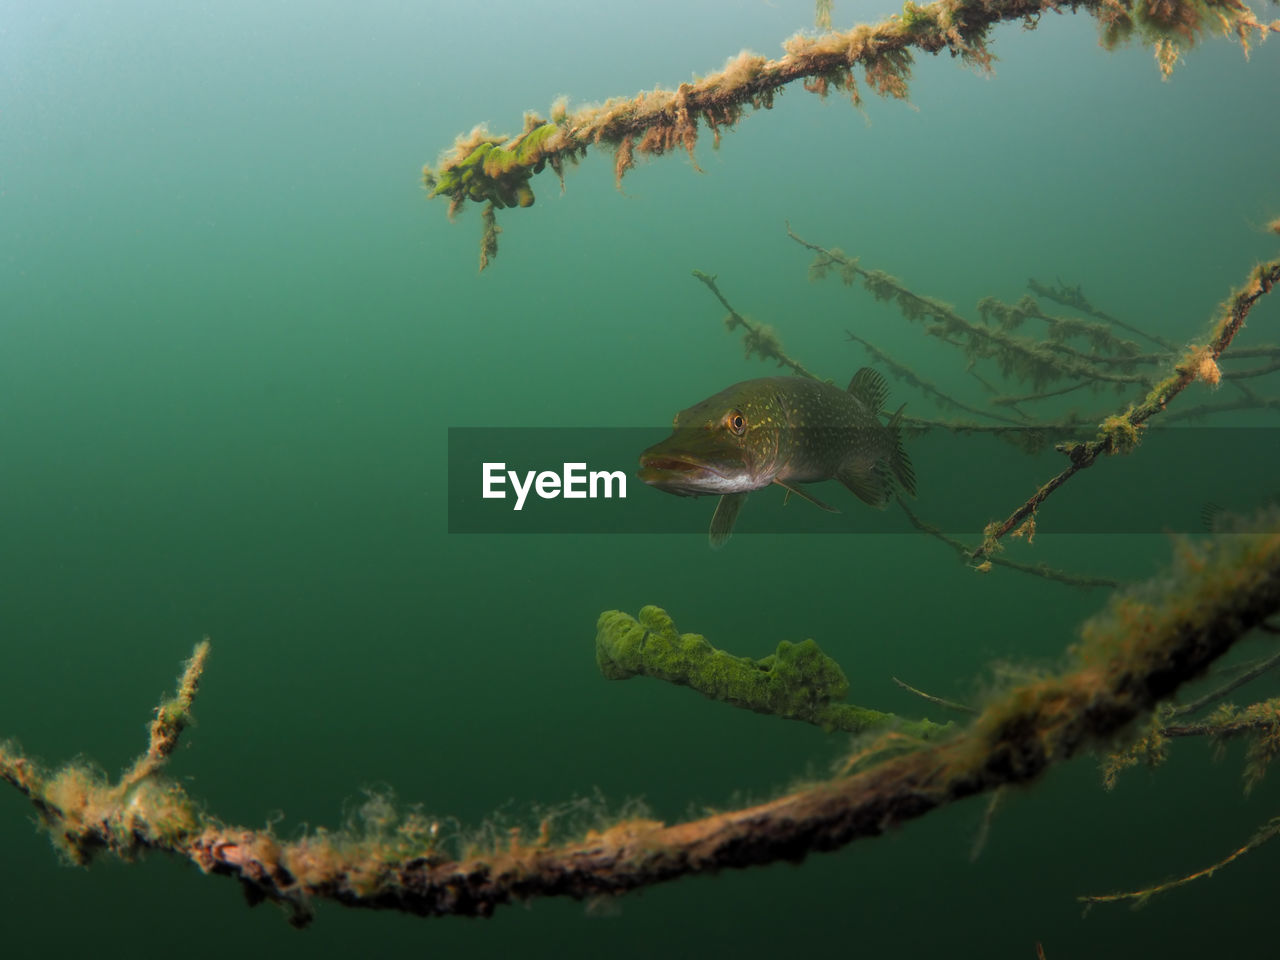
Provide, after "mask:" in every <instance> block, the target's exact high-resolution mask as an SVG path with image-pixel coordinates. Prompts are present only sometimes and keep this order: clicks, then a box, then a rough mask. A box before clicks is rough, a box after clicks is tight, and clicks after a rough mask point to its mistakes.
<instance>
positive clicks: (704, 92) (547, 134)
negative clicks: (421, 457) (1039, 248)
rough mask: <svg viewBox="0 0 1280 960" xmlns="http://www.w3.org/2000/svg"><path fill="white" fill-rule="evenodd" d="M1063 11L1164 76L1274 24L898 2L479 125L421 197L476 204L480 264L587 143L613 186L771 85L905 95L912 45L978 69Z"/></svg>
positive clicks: (943, 0) (1112, 7) (690, 142)
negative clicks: (621, 92)
mask: <svg viewBox="0 0 1280 960" xmlns="http://www.w3.org/2000/svg"><path fill="white" fill-rule="evenodd" d="M1065 8H1070V9H1071V10H1072V11H1081V10H1082V11H1084V12H1086V13H1088V14H1089V15H1090V16H1092V17H1093V18H1094V19H1096V20H1097V21H1098V24H1099V29H1100V31H1101V36H1102V43H1103V44H1104V45H1105V46H1107V47H1113V46H1116V45H1117V44H1120V43H1124V42H1126V41H1128V40H1130V39H1131V38H1137V39H1139V40H1140V41H1141V42H1142V43H1145V44H1148V45H1150V46H1151V47H1152V48H1153V49H1154V50H1155V55H1156V60H1157V62H1158V64H1159V67H1160V69H1161V71H1162V72H1163V73H1164V74H1165V75H1168V74H1169V72H1170V71H1172V69H1173V67H1174V65H1175V64H1176V63H1177V61H1178V59H1179V58H1180V57H1181V56H1182V54H1183V53H1184V52H1185V51H1186V50H1188V49H1190V48H1191V47H1192V46H1193V45H1194V44H1195V43H1196V41H1197V40H1198V39H1200V38H1202V37H1203V36H1205V35H1206V34H1210V33H1220V34H1225V35H1234V36H1236V37H1238V38H1239V40H1240V41H1241V43H1242V45H1243V46H1244V47H1245V49H1246V50H1247V49H1248V45H1249V43H1250V41H1251V40H1252V39H1253V38H1254V36H1255V35H1265V34H1266V33H1267V32H1269V31H1271V30H1274V29H1277V28H1280V27H1278V25H1280V21H1276V23H1273V24H1270V25H1268V24H1264V23H1261V22H1259V21H1258V19H1257V18H1256V17H1255V16H1254V14H1253V12H1252V11H1251V10H1250V9H1249V7H1247V6H1246V5H1245V4H1244V3H1242V2H1240V0H1161V2H1159V3H1150V2H1147V0H1072V2H1069V3H1061V2H1059V0H935V2H934V3H929V4H924V5H917V4H915V3H912V2H911V0H907V2H906V4H904V6H903V10H902V14H901V15H897V16H892V17H890V18H889V19H887V20H884V21H881V22H880V23H878V24H874V25H866V24H863V25H859V26H856V27H853V28H852V29H849V30H845V31H838V32H831V33H824V34H822V35H821V36H816V37H814V36H807V35H803V34H798V35H796V36H794V37H792V38H791V39H789V40H787V41H786V43H785V44H783V48H784V51H785V53H784V55H783V56H781V57H778V58H777V59H773V60H770V59H767V58H765V57H763V56H760V55H759V54H754V53H749V52H746V51H744V52H742V53H740V54H738V55H737V56H736V57H734V58H732V59H731V60H730V61H729V62H728V63H727V64H726V65H725V66H724V68H723V69H721V70H718V71H716V72H714V73H711V74H708V75H707V76H704V77H701V78H699V79H697V80H695V81H693V82H692V83H682V84H680V85H679V86H678V87H676V89H675V90H663V89H658V90H653V91H649V92H647V93H641V94H638V95H637V96H635V97H629V98H628V97H615V98H613V99H610V100H606V101H605V102H604V103H603V104H599V105H595V106H587V107H582V108H580V109H577V110H575V111H573V112H570V111H569V109H568V106H567V104H566V102H565V101H563V100H561V101H558V102H557V103H556V104H555V105H554V106H553V107H552V109H551V114H550V119H549V120H546V119H543V118H542V117H540V116H537V115H535V114H528V115H526V117H525V122H524V129H523V130H522V132H521V133H520V134H519V135H518V136H514V137H512V136H506V135H497V136H495V135H493V134H490V133H489V132H488V131H487V130H486V129H485V128H484V127H483V126H480V127H476V128H475V129H474V130H472V131H471V132H470V133H469V134H465V135H462V136H459V137H458V138H457V140H456V141H455V142H454V145H453V147H452V149H450V150H448V151H446V152H445V154H444V155H443V156H442V157H441V159H440V160H439V161H438V163H437V165H436V167H435V168H434V169H433V168H431V167H425V168H424V169H423V183H424V185H425V186H426V188H427V190H428V195H429V196H431V197H447V198H448V200H449V215H450V217H452V216H453V215H454V214H456V213H457V212H458V211H459V210H461V209H462V208H463V207H464V206H465V205H466V204H467V203H468V202H471V203H479V204H483V205H484V231H483V236H482V239H481V255H480V269H482V270H483V269H484V268H485V267H486V266H487V265H488V264H489V263H490V262H491V261H492V259H493V258H494V256H496V255H497V251H498V233H499V232H500V229H499V228H498V225H497V220H496V217H495V211H496V210H500V209H503V208H506V207H527V206H529V205H531V204H532V203H533V202H534V192H533V187H532V185H531V180H532V178H533V177H534V176H535V175H536V174H539V173H541V172H543V171H544V170H545V169H546V168H548V167H550V168H551V169H552V170H553V171H554V172H555V173H556V175H557V176H558V177H559V178H560V182H561V185H563V182H564V171H565V167H566V166H568V165H571V164H574V163H576V162H577V161H578V160H579V159H580V158H581V157H582V156H583V155H584V154H585V153H586V152H587V151H588V150H589V149H590V148H592V147H600V146H604V147H606V148H608V149H611V150H612V151H613V157H614V171H615V175H616V178H617V180H618V182H619V183H621V181H622V178H623V176H624V175H625V174H626V172H627V171H628V170H630V169H631V168H632V167H633V166H635V163H636V159H637V158H638V157H641V156H646V155H647V156H661V155H662V154H665V153H669V152H671V151H673V150H677V149H681V150H684V151H685V152H686V153H687V154H688V155H689V157H690V158H693V156H694V148H695V146H696V145H697V142H698V139H699V135H700V126H701V127H702V128H703V129H705V130H706V131H709V132H710V133H711V135H712V137H713V138H714V140H715V143H716V144H717V145H718V144H719V142H720V134H721V131H723V130H726V129H728V128H731V127H733V126H734V125H735V124H737V123H738V121H739V120H741V119H742V118H743V116H744V114H745V113H746V112H747V111H748V110H752V109H760V108H764V109H768V108H770V107H772V106H773V103H774V98H775V97H776V96H777V94H778V93H779V91H781V90H782V89H783V88H784V87H786V86H787V85H789V84H792V83H795V82H796V81H800V82H801V83H802V84H803V86H804V88H805V89H806V90H808V91H810V92H811V93H816V94H818V95H819V96H823V97H825V96H826V95H827V94H829V93H830V92H832V91H833V90H834V91H839V92H843V93H845V94H846V95H847V96H848V97H849V98H850V99H851V100H852V102H853V103H854V104H855V105H856V104H859V103H861V101H862V88H863V84H865V86H866V87H867V88H868V89H870V90H872V91H874V92H875V93H877V94H879V95H880V96H882V97H893V98H896V99H906V97H907V92H908V81H909V79H910V77H911V66H912V63H913V56H914V53H913V51H917V50H918V51H922V52H925V53H932V54H937V53H940V52H942V51H944V50H945V51H947V52H949V53H950V54H951V56H952V57H959V58H960V59H962V60H964V61H965V62H966V63H970V64H974V65H976V66H978V67H980V68H983V69H986V68H988V67H989V66H990V64H991V61H992V59H993V57H992V54H991V53H990V51H989V49H988V40H989V36H990V32H991V28H992V27H993V26H995V25H996V24H998V23H1001V22H1004V21H1021V22H1022V23H1023V24H1024V25H1025V26H1027V27H1028V28H1031V27H1034V26H1036V24H1037V23H1038V22H1039V20H1040V18H1041V16H1042V15H1043V14H1045V13H1061V12H1062V11H1063V9H1065ZM859 71H860V72H861V74H862V80H861V81H859V79H858V76H857V73H858V72H859Z"/></svg>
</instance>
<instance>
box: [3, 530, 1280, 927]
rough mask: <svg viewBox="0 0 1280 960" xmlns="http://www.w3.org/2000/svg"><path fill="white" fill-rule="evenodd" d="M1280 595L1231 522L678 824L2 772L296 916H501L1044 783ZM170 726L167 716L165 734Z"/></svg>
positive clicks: (1265, 537) (804, 848) (79, 846)
mask: <svg viewBox="0 0 1280 960" xmlns="http://www.w3.org/2000/svg"><path fill="white" fill-rule="evenodd" d="M1272 520H1273V521H1274V518H1272ZM1270 526H1271V527H1272V529H1274V522H1273V523H1272V524H1271V525H1270ZM1277 610H1280V534H1274V533H1268V534H1240V533H1235V534H1232V535H1230V536H1222V537H1217V538H1215V539H1214V540H1212V541H1211V542H1209V543H1207V544H1206V545H1204V546H1202V547H1200V548H1197V549H1192V548H1190V547H1188V548H1186V549H1184V550H1183V551H1181V553H1180V554H1178V555H1177V557H1176V560H1175V565H1174V568H1173V569H1172V570H1171V571H1169V572H1166V573H1164V574H1162V575H1161V576H1159V577H1157V578H1156V579H1155V580H1153V581H1151V582H1150V584H1149V585H1148V586H1147V587H1146V588H1145V589H1144V590H1140V591H1135V592H1130V593H1127V594H1123V595H1119V596H1117V597H1116V598H1114V599H1113V601H1112V603H1111V605H1110V607H1109V609H1108V610H1107V611H1106V612H1105V613H1103V614H1101V615H1099V616H1098V617H1095V618H1094V619H1093V620H1091V621H1090V622H1089V623H1087V624H1086V625H1085V626H1084V628H1083V630H1082V632H1081V639H1080V642H1079V643H1078V644H1077V646H1076V648H1075V650H1074V653H1073V655H1072V656H1073V664H1072V665H1071V666H1070V667H1069V668H1068V669H1067V670H1066V671H1065V672H1063V673H1062V674H1060V675H1056V676H1051V677H1047V678H1041V679H1037V680H1035V681H1032V682H1028V683H1024V684H1022V685H1020V686H1017V687H1014V688H1013V689H1010V690H1008V691H1007V692H1006V693H1004V694H1002V695H999V696H997V697H996V698H994V699H993V700H992V702H990V703H989V704H988V705H987V706H986V708H985V709H984V710H983V711H982V713H981V714H980V715H979V716H978V717H977V718H976V719H975V720H974V722H973V724H972V726H971V727H970V728H969V729H968V730H967V731H966V732H964V733H963V734H961V735H958V736H955V737H951V738H947V739H944V740H942V741H940V742H938V743H936V744H932V745H925V746H923V747H921V748H919V749H916V750H913V751H911V752H908V753H899V754H897V755H895V756H892V757H891V758H889V759H887V760H883V761H881V762H878V763H875V764H873V765H871V766H870V767H869V768H863V769H861V770H860V771H859V772H857V773H855V774H853V775H849V776H837V777H835V778H833V779H831V780H828V781H825V782H821V783H818V784H816V785H810V786H807V787H805V788H803V789H800V790H797V791H795V792H792V793H788V794H786V795H784V796H781V797H778V798H777V799H774V800H771V801H769V802H767V803H762V804H758V805H755V806H751V807H747V808H744V809H739V810H732V811H728V812H724V813H718V814H715V815H713V816H708V817H704V818H702V819H698V820H693V821H688V822H684V823H677V824H673V825H667V824H664V823H662V822H659V821H656V820H651V819H626V820H622V821H621V822H618V823H616V824H615V825H613V826H612V827H609V828H608V829H605V830H593V831H588V832H587V834H586V835H585V836H582V837H580V838H578V839H575V840H572V841H568V842H564V843H558V844H553V843H551V842H550V840H549V838H548V837H547V836H545V835H544V836H539V837H538V838H536V839H533V840H531V841H529V842H525V841H523V840H522V839H521V837H520V836H519V834H512V835H511V837H510V838H509V842H508V843H506V844H503V845H501V846H499V847H495V848H494V849H491V850H488V851H485V852H480V853H473V854H471V855H463V856H462V857H461V858H455V857H452V856H449V855H447V854H445V853H444V852H443V851H442V850H441V849H440V848H439V847H438V846H437V844H436V831H435V830H434V829H433V827H434V824H433V823H430V822H427V821H424V820H423V819H422V818H415V817H412V816H410V817H406V818H404V819H403V821H402V822H401V823H400V824H399V825H398V826H396V827H395V828H394V829H390V828H388V827H386V826H385V818H376V819H377V820H378V823H379V824H384V825H383V826H380V827H378V829H376V830H371V831H370V832H368V833H366V834H364V835H362V836H352V835H345V834H327V833H323V832H320V833H317V834H313V835H312V836H309V837H306V838H303V839H299V840H294V841H289V842H285V841H282V840H280V839H278V838H277V837H275V836H274V835H273V834H272V833H271V832H270V831H269V830H254V829H248V828H245V827H235V826H229V825H227V824H225V823H224V822H222V821H220V820H218V819H217V818H215V817H213V816H211V815H209V814H207V813H205V812H204V811H203V810H201V809H200V808H199V807H198V806H197V805H196V804H195V802H194V801H193V800H192V799H191V798H190V797H189V796H188V794H187V792H186V790H185V788H184V787H183V786H182V785H181V784H179V783H177V782H176V781H169V780H166V779H164V778H163V777H162V776H161V775H160V774H159V773H158V772H156V771H155V770H152V771H151V772H150V773H148V774H147V775H146V776H145V777H144V779H142V780H141V781H139V782H137V783H136V784H134V785H133V786H132V787H130V788H128V789H127V790H124V791H121V790H120V789H119V787H118V786H117V787H112V786H109V785H106V784H104V783H102V782H101V781H100V778H95V777H94V776H93V775H92V774H90V773H88V772H86V770H85V768H84V766H83V765H82V764H77V763H73V764H70V765H68V766H66V767H64V768H62V769H61V770H58V771H56V772H53V773H47V772H45V771H43V770H42V769H41V768H40V767H39V766H38V765H37V764H36V763H35V762H34V761H32V760H30V759H29V758H27V757H26V756H24V755H23V754H22V753H21V751H19V750H18V749H17V747H16V746H14V745H12V744H5V745H3V746H0V779H3V780H4V781H5V782H8V783H10V784H12V785H13V786H15V787H16V788H17V789H19V790H20V791H21V792H23V793H24V794H26V795H27V797H28V798H29V799H30V800H31V801H32V803H33V804H34V805H35V806H36V809H37V810H38V811H39V813H40V815H41V819H42V820H43V822H44V824H45V826H46V827H47V828H48V830H49V832H50V834H51V835H52V837H53V838H54V842H55V844H57V845H58V846H59V847H60V848H61V849H63V850H66V851H68V852H70V853H72V854H73V855H74V856H76V858H77V859H78V860H79V861H80V862H87V861H88V859H89V858H90V856H91V855H92V854H94V853H95V852H99V851H109V852H111V853H115V854H116V855H118V856H121V857H124V858H126V859H131V858H133V857H134V856H135V855H136V854H137V853H139V852H140V851H142V850H147V849H150V850H158V851H164V852H168V853H171V854H174V855H176V856H180V857H184V858H187V859H189V860H191V861H192V862H193V863H195V864H196V865H198V866H199V867H200V868H201V869H202V870H203V871H204V872H206V873H212V874H218V875H224V876H231V877H235V878H236V879H238V880H239V881H240V882H241V884H242V885H243V886H244V888H245V891H246V893H247V894H248V895H249V897H250V900H251V902H256V901H259V900H262V899H268V900H272V901H275V902H278V903H281V904H283V905H285V906H286V907H287V908H288V909H289V912H290V916H291V919H292V920H293V922H295V923H297V924H303V923H305V922H306V921H307V920H308V919H309V918H310V916H311V906H310V905H311V904H312V903H313V902H314V901H316V900H321V899H324V900H332V901H335V902H337V903H339V904H342V905H344V906H350V907H364V908H370V909H382V910H397V911H402V912H406V913H412V914H418V915H421V916H439V915H444V914H458V915H467V916H489V915H490V914H491V913H492V912H493V911H494V909H495V908H496V907H498V906H501V905H503V904H509V903H513V902H520V901H526V900H529V899H531V898H534V897H543V896H570V897H575V898H585V897H595V896H601V895H614V894H620V893H623V892H626V891H628V890H634V889H637V888H640V887H644V886H648V885H651V884H655V883H660V882H664V881H668V880H673V879H676V878H678V877H682V876H687V875H690V874H698V873H708V872H714V871H716V870H721V869H724V868H727V867H748V866H753V865H757V864H765V863H772V862H776V861H779V860H788V861H795V860H798V859H800V858H802V857H803V856H805V855H806V854H808V853H811V852H816V851H823V850H831V849H835V848H837V847H840V846H843V845H845V844H847V843H850V842H851V841H854V840H857V839H860V838H866V837H873V836H878V835H880V834H882V833H884V832H885V831H886V830H888V829H890V828H892V827H894V826H898V825H901V824H904V823H905V822H907V821H910V820H914V819H916V818H918V817H921V816H924V815H926V814H928V813H929V812H931V811H933V810H936V809H937V808H939V807H941V806H944V805H947V804H949V803H952V802H954V801H957V800H961V799H964V798H965V797H970V796H974V795H977V794H982V793H989V792H991V791H994V790H997V789H998V788H1000V787H1001V786H1003V785H1005V784H1019V783H1029V782H1031V781H1033V780H1035V779H1037V778H1038V777H1039V776H1040V775H1041V774H1042V773H1044V771H1045V770H1047V769H1048V768H1049V767H1050V766H1053V765H1055V764H1058V763H1061V762H1062V761H1064V760H1067V759H1068V758H1070V757H1072V756H1074V755H1075V754H1077V753H1079V752H1080V751H1081V750H1083V749H1087V748H1089V747H1092V746H1095V745H1097V744H1099V743H1105V742H1106V741H1107V740H1109V739H1110V738H1111V737H1113V736H1115V735H1116V734H1117V733H1118V732H1120V731H1121V730H1123V729H1125V728H1126V727H1128V726H1129V725H1130V724H1131V723H1132V722H1133V721H1135V720H1137V719H1139V718H1140V717H1142V716H1143V715H1145V714H1147V713H1148V712H1149V711H1150V710H1151V709H1152V708H1153V707H1154V706H1155V705H1156V704H1157V703H1158V702H1160V701H1161V700H1163V699H1165V698H1167V697H1169V696H1171V695H1172V694H1173V693H1174V692H1175V691H1176V690H1177V689H1178V687H1179V686H1180V685H1181V684H1182V683H1184V682H1186V681H1187V680H1190V679H1193V678H1194V677H1196V676H1198V675H1199V674H1200V673H1202V672H1203V671H1204V670H1205V669H1206V668H1207V667H1208V666H1209V665H1210V664H1211V663H1212V662H1213V661H1214V660H1215V659H1216V658H1217V657H1219V656H1220V655H1221V654H1223V653H1224V652H1226V651H1227V650H1228V649H1229V648H1230V647H1231V645H1232V644H1233V643H1234V642H1235V640H1236V639H1237V638H1238V637H1240V636H1241V635H1243V634H1244V633H1245V632H1247V631H1248V630H1250V629H1251V628H1253V627H1254V626H1256V625H1258V624H1261V623H1263V622H1264V621H1265V620H1266V618H1268V617H1270V616H1273V615H1275V613H1276V612H1277ZM196 663H197V669H196V670H195V671H194V672H193V671H190V670H189V671H188V672H189V674H191V676H190V679H191V681H192V683H191V684H190V691H191V692H192V693H194V689H195V687H194V683H195V681H196V680H198V666H199V665H202V664H203V656H198V657H197V658H196ZM183 686H184V687H187V684H186V683H185V681H184V684H183ZM179 699H182V694H181V693H180V694H179ZM189 707H190V700H189V698H187V700H186V707H185V708H184V711H185V710H186V709H189ZM889 736H900V734H897V733H893V734H890V735H889ZM154 737H155V729H154V728H153V738H154ZM169 739H170V738H169V734H168V733H167V732H165V731H162V732H161V736H160V741H161V742H169ZM154 743H155V740H154V739H153V745H154ZM151 752H152V751H151V748H148V754H150V753H151ZM156 752H157V755H160V756H163V755H164V753H165V751H164V750H163V749H157V751H156Z"/></svg>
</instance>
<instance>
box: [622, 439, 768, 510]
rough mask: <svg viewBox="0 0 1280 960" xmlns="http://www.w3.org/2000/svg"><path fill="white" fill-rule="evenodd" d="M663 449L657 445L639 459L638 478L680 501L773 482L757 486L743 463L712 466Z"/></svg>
mask: <svg viewBox="0 0 1280 960" xmlns="http://www.w3.org/2000/svg"><path fill="white" fill-rule="evenodd" d="M662 447H663V444H658V445H657V446H654V447H650V448H649V449H648V450H646V451H645V452H644V453H642V454H641V455H640V473H639V477H640V479H641V480H642V481H644V482H645V483H647V484H648V485H649V486H651V487H656V488H657V489H659V490H662V491H665V492H666V493H672V494H675V495H676V496H678V497H702V496H707V495H710V494H725V493H745V492H746V491H748V490H757V489H759V488H760V487H763V486H767V485H768V484H769V482H770V481H767V480H766V481H765V482H764V483H760V482H757V481H756V480H755V478H753V477H752V476H751V475H750V472H749V471H748V470H747V469H746V466H745V464H743V463H741V462H738V463H720V462H717V463H709V462H707V461H705V460H703V459H702V458H700V457H696V456H693V455H691V454H688V453H667V452H665V451H663V450H662V449H661V448H662Z"/></svg>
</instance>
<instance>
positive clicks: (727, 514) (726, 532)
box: [711, 493, 747, 550]
mask: <svg viewBox="0 0 1280 960" xmlns="http://www.w3.org/2000/svg"><path fill="white" fill-rule="evenodd" d="M746 502H747V495H746V494H745V493H726V494H725V495H724V496H722V497H721V498H720V502H719V503H717V504H716V512H715V513H713V514H712V515H711V549H712V550H719V549H720V548H721V547H723V546H724V545H725V544H726V543H728V542H729V538H730V537H731V536H733V525H734V523H735V522H736V521H737V519H738V513H739V512H741V510H742V505H743V504H744V503H746Z"/></svg>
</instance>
